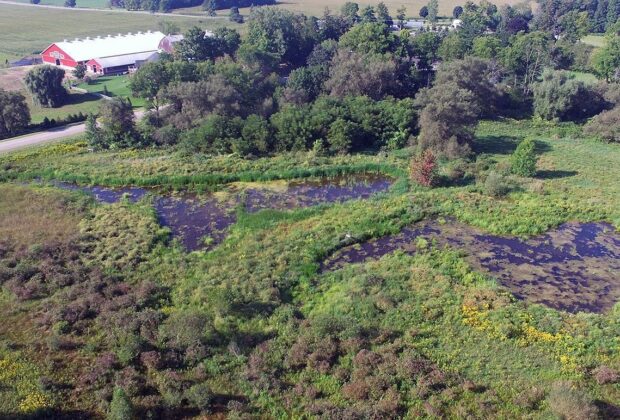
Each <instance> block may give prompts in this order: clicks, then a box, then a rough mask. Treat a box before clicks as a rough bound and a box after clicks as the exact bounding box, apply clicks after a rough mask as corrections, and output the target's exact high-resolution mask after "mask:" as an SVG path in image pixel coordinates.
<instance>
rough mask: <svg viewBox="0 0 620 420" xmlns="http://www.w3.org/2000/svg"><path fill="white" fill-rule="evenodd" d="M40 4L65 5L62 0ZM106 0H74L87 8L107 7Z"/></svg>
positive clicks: (79, 5)
mask: <svg viewBox="0 0 620 420" xmlns="http://www.w3.org/2000/svg"><path fill="white" fill-rule="evenodd" d="M12 1H15V2H16V3H30V0H12ZM39 4H40V5H44V6H63V7H64V5H65V1H64V0H42V1H41V3H39ZM108 4H109V3H108V1H107V0H78V1H77V2H76V7H86V8H89V9H108V8H109V6H108Z"/></svg>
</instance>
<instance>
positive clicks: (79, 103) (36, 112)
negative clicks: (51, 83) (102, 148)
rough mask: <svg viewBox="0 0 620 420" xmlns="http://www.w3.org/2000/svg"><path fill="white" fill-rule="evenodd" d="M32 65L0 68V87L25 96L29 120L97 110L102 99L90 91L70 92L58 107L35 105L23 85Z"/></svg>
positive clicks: (40, 119)
mask: <svg viewBox="0 0 620 420" xmlns="http://www.w3.org/2000/svg"><path fill="white" fill-rule="evenodd" d="M31 68H32V67H30V66H27V67H13V68H9V69H1V70H0V88H2V89H6V90H12V91H19V92H21V93H22V94H23V95H24V96H25V97H26V102H27V103H28V107H29V108H30V116H31V122H33V123H35V124H36V123H40V122H41V121H43V119H44V118H45V117H47V118H49V119H50V120H51V119H52V118H53V119H55V120H58V119H60V118H65V117H67V116H68V115H69V114H79V113H80V112H81V113H83V114H88V113H91V112H97V110H98V109H99V104H100V102H101V101H102V99H101V98H100V97H99V96H97V95H93V94H92V93H87V94H85V93H79V92H76V91H72V92H70V95H69V97H68V98H67V101H66V103H65V104H64V105H63V106H61V107H58V108H42V107H40V106H39V105H36V104H35V103H34V101H33V100H32V96H31V95H30V93H29V92H28V89H26V86H25V85H24V82H23V80H24V77H25V76H26V73H28V71H29V70H30V69H31Z"/></svg>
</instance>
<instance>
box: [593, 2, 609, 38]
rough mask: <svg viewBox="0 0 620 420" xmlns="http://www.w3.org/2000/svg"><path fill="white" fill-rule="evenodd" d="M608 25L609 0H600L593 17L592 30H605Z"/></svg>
mask: <svg viewBox="0 0 620 420" xmlns="http://www.w3.org/2000/svg"><path fill="white" fill-rule="evenodd" d="M606 26H607V0H598V1H597V3H596V10H595V11H594V16H593V17H592V31H593V32H605V27H606Z"/></svg>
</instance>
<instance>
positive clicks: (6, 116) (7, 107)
mask: <svg viewBox="0 0 620 420" xmlns="http://www.w3.org/2000/svg"><path fill="white" fill-rule="evenodd" d="M29 123H30V110H29V109H28V105H27V104H26V98H25V97H24V95H22V94H21V93H18V92H9V91H6V90H4V89H0V139H2V138H5V137H10V136H13V135H15V134H17V133H18V132H19V131H20V130H23V129H24V128H26V127H27V126H28V124H29Z"/></svg>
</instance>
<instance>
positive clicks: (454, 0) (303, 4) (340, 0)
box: [55, 0, 520, 18]
mask: <svg viewBox="0 0 620 420" xmlns="http://www.w3.org/2000/svg"><path fill="white" fill-rule="evenodd" d="M55 1H57V0H55ZM78 1H79V0H78ZM345 3H346V0H336V1H333V0H292V1H288V0H287V1H278V4H277V7H281V8H283V9H286V10H291V11H293V12H299V13H304V14H306V15H309V16H321V15H322V14H323V12H324V11H325V8H329V9H330V10H331V11H332V12H338V11H339V10H340V8H341V7H342V5H343V4H345ZM356 3H358V4H359V5H360V9H361V8H363V7H364V6H376V5H377V3H379V2H378V1H367V0H365V1H359V2H356ZM384 3H385V5H386V6H387V7H388V9H389V10H390V13H391V14H392V16H394V15H396V9H398V8H399V7H401V6H405V8H406V9H407V16H409V17H411V18H415V17H418V12H419V11H420V8H421V7H422V6H425V5H426V4H427V3H428V1H426V0H409V1H402V0H386V1H384ZM517 3H520V2H519V1H518V0H500V1H497V2H495V4H497V5H498V6H500V5H502V4H513V5H514V4H517ZM463 4H464V2H462V1H459V0H449V1H445V0H444V1H440V2H439V13H440V15H443V16H450V17H451V16H452V10H453V9H454V7H455V6H458V5H461V6H462V5H463ZM201 10H202V9H201V8H200V7H195V8H189V9H178V10H177V11H176V12H177V13H187V12H190V13H200V12H201ZM240 12H241V14H242V15H244V16H247V15H249V14H250V8H249V7H248V8H242V9H240ZM202 13H204V12H202ZM228 13H229V11H228V10H220V11H219V12H218V16H228Z"/></svg>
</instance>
